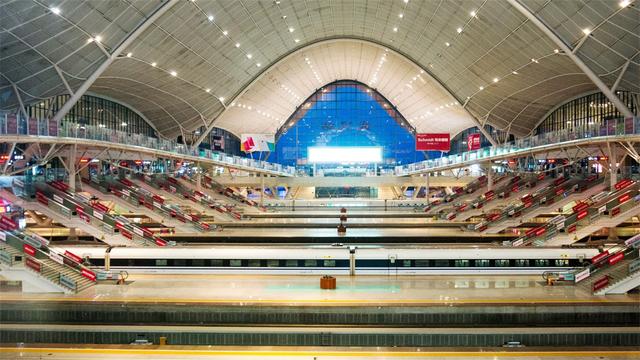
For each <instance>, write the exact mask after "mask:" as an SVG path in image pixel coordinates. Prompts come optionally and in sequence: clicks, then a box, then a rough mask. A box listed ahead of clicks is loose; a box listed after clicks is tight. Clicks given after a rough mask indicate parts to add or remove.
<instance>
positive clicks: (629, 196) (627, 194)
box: [618, 193, 631, 204]
mask: <svg viewBox="0 0 640 360" xmlns="http://www.w3.org/2000/svg"><path fill="white" fill-rule="evenodd" d="M629 199H631V194H630V193H626V194H624V195H622V196H620V197H619V198H618V202H619V203H620V204H622V203H623V202H625V201H627V200H629Z"/></svg>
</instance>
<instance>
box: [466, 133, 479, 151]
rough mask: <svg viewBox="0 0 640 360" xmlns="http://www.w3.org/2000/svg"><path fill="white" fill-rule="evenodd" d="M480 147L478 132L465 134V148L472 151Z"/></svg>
mask: <svg viewBox="0 0 640 360" xmlns="http://www.w3.org/2000/svg"><path fill="white" fill-rule="evenodd" d="M478 149H480V134H469V136H467V150H469V151H473V150H478Z"/></svg>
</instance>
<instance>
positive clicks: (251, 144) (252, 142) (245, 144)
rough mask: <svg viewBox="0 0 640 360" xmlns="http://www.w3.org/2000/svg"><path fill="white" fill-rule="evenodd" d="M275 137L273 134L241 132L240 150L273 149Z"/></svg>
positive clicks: (248, 151)
mask: <svg viewBox="0 0 640 360" xmlns="http://www.w3.org/2000/svg"><path fill="white" fill-rule="evenodd" d="M275 149H276V137H275V135H273V134H242V135H241V138H240V150H242V151H244V152H247V153H250V152H254V151H270V152H271V151H275Z"/></svg>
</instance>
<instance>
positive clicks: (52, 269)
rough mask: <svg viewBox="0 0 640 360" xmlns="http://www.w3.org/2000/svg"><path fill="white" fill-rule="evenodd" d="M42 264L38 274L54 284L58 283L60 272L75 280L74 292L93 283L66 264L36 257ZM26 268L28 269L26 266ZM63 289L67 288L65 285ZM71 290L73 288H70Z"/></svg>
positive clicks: (93, 283)
mask: <svg viewBox="0 0 640 360" xmlns="http://www.w3.org/2000/svg"><path fill="white" fill-rule="evenodd" d="M38 261H40V263H41V264H42V266H43V269H42V271H41V272H40V274H39V275H40V276H42V277H44V278H45V279H47V280H48V281H50V282H52V283H54V284H60V274H62V275H64V276H65V277H67V278H69V279H71V280H73V281H75V282H76V288H75V290H74V291H73V292H74V293H79V292H81V291H83V290H85V289H87V288H90V287H91V286H93V285H95V282H93V281H91V280H89V279H87V278H85V277H84V276H82V275H80V273H79V272H78V271H75V270H73V269H71V268H69V267H68V266H64V265H60V264H58V263H57V262H55V261H53V260H50V259H38ZM27 269H29V268H28V267H27ZM65 289H68V288H66V287H65ZM72 290H73V289H72Z"/></svg>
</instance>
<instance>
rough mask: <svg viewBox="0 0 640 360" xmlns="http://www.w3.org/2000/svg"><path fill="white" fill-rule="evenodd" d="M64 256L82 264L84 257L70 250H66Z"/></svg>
mask: <svg viewBox="0 0 640 360" xmlns="http://www.w3.org/2000/svg"><path fill="white" fill-rule="evenodd" d="M64 256H66V257H68V258H69V259H71V260H73V261H75V262H77V263H78V264H82V258H81V257H80V256H78V255H76V254H74V253H72V252H69V251H68V250H67V251H65V252H64Z"/></svg>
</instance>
